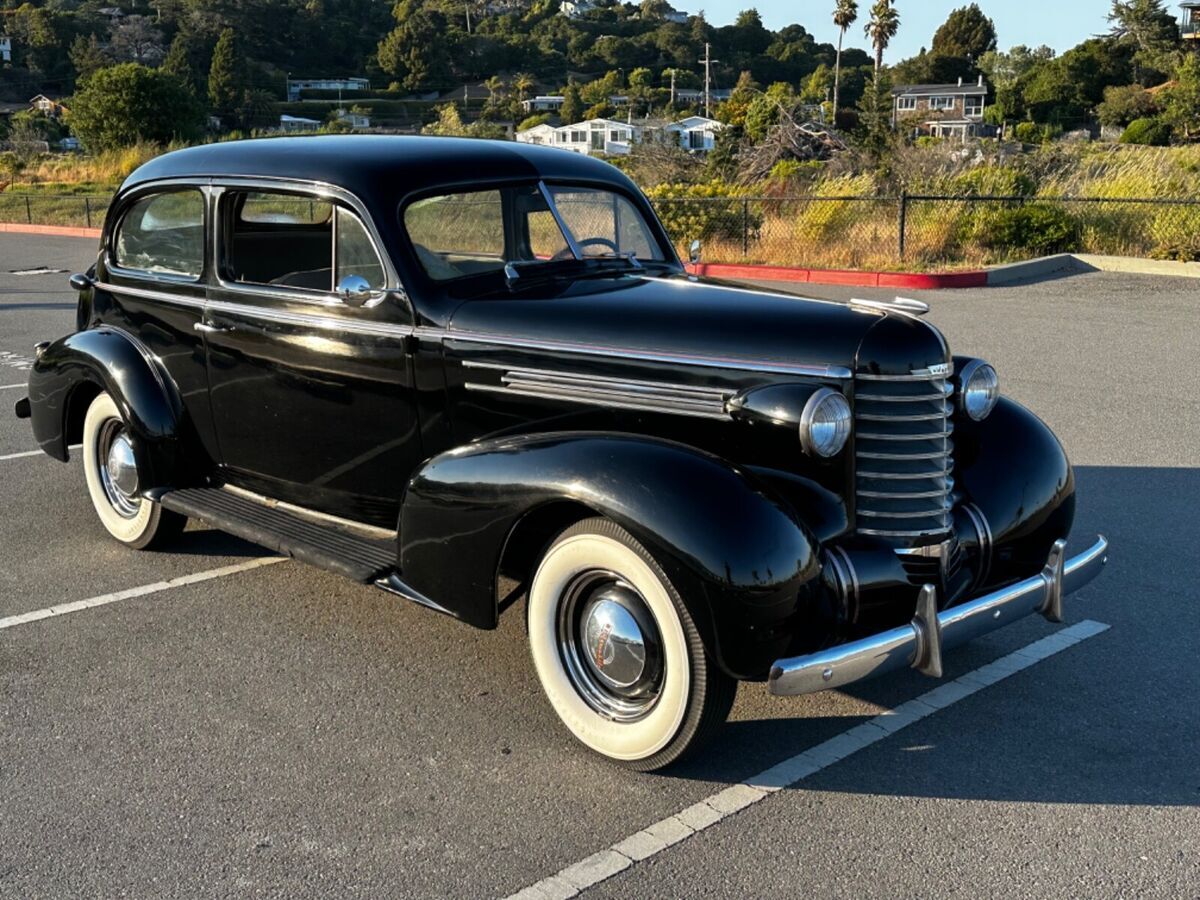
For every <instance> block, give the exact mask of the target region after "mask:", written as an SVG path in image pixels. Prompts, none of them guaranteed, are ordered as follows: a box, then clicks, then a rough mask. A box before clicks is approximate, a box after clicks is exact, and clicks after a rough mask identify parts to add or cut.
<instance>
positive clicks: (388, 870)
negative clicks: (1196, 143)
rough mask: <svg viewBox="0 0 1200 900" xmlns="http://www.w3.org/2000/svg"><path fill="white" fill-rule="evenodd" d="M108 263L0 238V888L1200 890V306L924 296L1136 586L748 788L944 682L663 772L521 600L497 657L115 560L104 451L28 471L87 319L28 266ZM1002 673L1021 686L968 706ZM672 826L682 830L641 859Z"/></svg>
mask: <svg viewBox="0 0 1200 900" xmlns="http://www.w3.org/2000/svg"><path fill="white" fill-rule="evenodd" d="M92 255H93V244H92V242H90V241H82V240H75V239H67V238H47V237H25V236H16V235H3V236H0V502H2V503H3V508H4V511H5V514H4V515H3V516H2V517H0V559H2V561H3V564H2V565H0V896H5V897H22V898H25V897H60V896H69V895H88V896H106V897H107V896H122V895H128V896H135V897H143V896H181V895H187V896H194V895H205V896H237V897H244V896H258V895H270V896H289V897H301V896H318V895H329V894H335V895H339V896H370V897H381V896H388V897H390V896H430V895H453V896H467V897H485V896H505V895H509V894H512V893H514V892H517V891H520V890H521V889H523V888H525V887H527V886H529V885H535V884H536V885H539V887H538V891H540V892H542V895H552V894H553V893H555V892H558V893H559V895H562V894H566V893H568V892H569V891H570V890H573V889H574V888H572V887H571V884H572V883H573V882H575V883H584V882H587V881H588V879H589V877H592V878H593V880H594V877H593V876H594V871H593V876H589V875H588V874H587V873H588V871H590V870H595V868H596V867H597V866H599V867H603V866H605V865H610V866H612V867H613V868H618V867H619V868H621V869H622V870H621V871H619V872H617V873H616V874H614V875H613V877H611V878H608V879H607V880H604V881H602V882H600V883H598V884H596V885H595V886H593V887H591V888H589V889H588V890H587V891H586V894H585V895H587V896H595V897H608V896H612V897H617V896H620V897H630V896H634V897H650V896H654V897H675V896H680V897H685V896H686V897H700V896H704V897H710V896H728V897H746V896H768V895H771V896H844V897H862V896H881V897H895V896H914V897H915V896H920V897H943V896H944V897H951V896H969V897H974V896H985V895H990V896H1013V897H1017V896H1020V897H1028V896H1039V897H1062V896H1116V895H1122V896H1126V895H1136V896H1163V897H1183V896H1187V897H1197V896H1200V702H1198V701H1200V670H1198V668H1197V665H1196V660H1197V656H1198V651H1200V587H1198V586H1197V584H1198V581H1200V578H1198V575H1200V573H1198V571H1197V569H1198V568H1200V566H1198V563H1197V559H1198V556H1200V554H1198V553H1197V550H1196V546H1197V542H1198V540H1200V528H1198V525H1200V454H1198V452H1197V447H1198V446H1200V400H1198V399H1197V398H1200V367H1197V365H1196V361H1195V355H1196V348H1197V347H1200V282H1196V281H1189V280H1185V279H1166V278H1147V277H1135V276H1113V275H1101V274H1092V275H1081V276H1075V277H1070V278H1062V279H1059V280H1053V281H1046V282H1041V283H1038V284H1031V285H1025V286H1013V287H1007V288H1003V289H985V290H971V291H947V292H931V293H925V294H920V295H918V296H920V297H921V299H924V300H926V301H928V302H929V303H930V304H931V306H932V307H933V311H932V313H931V319H932V321H934V322H935V323H936V324H938V325H939V326H941V327H942V328H943V330H944V331H945V332H946V334H947V335H948V338H949V340H950V342H951V346H952V347H953V348H954V349H955V350H956V351H957V352H964V353H969V354H974V355H979V356H983V357H985V358H987V359H988V360H989V361H991V362H992V363H993V364H995V365H996V367H997V368H998V370H999V371H1000V375H1001V378H1002V380H1003V385H1004V389H1005V391H1006V392H1007V393H1009V394H1010V395H1011V396H1013V397H1015V398H1016V399H1017V400H1019V401H1020V402H1022V403H1025V404H1026V405H1028V406H1029V407H1031V408H1032V409H1033V410H1034V411H1035V412H1037V413H1038V414H1039V415H1040V416H1042V417H1043V418H1044V419H1045V420H1046V421H1047V422H1048V423H1049V424H1050V425H1051V426H1052V427H1053V428H1054V429H1055V430H1056V431H1057V433H1058V435H1059V436H1060V438H1061V439H1062V441H1063V443H1064V444H1065V445H1066V447H1067V450H1068V452H1069V454H1070V456H1071V458H1072V460H1073V462H1074V463H1075V465H1076V473H1077V479H1078V485H1079V508H1078V516H1077V520H1076V530H1075V540H1074V542H1073V544H1072V549H1076V550H1077V549H1078V548H1079V547H1081V546H1082V544H1083V542H1084V541H1086V540H1088V539H1090V538H1091V537H1092V536H1093V535H1094V534H1095V533H1097V532H1103V533H1104V534H1106V535H1107V536H1108V537H1109V539H1110V540H1111V542H1112V559H1111V562H1110V564H1109V566H1108V569H1107V571H1105V572H1104V573H1103V574H1102V575H1101V577H1100V579H1099V580H1097V581H1096V582H1095V583H1093V584H1092V585H1091V586H1089V587H1088V588H1086V589H1085V590H1084V591H1082V592H1080V593H1079V594H1077V595H1073V596H1072V597H1070V598H1068V601H1067V618H1068V625H1067V626H1065V627H1066V628H1068V629H1071V628H1074V629H1076V630H1075V631H1072V632H1069V633H1070V634H1072V635H1074V636H1076V637H1080V638H1081V639H1080V640H1078V642H1075V643H1071V644H1069V645H1067V642H1065V641H1060V642H1059V643H1057V644H1055V643H1053V642H1051V643H1042V644H1035V642H1038V641H1040V640H1042V639H1044V638H1046V637H1047V636H1050V635H1053V634H1055V633H1056V632H1057V631H1058V630H1059V629H1061V628H1063V627H1064V626H1051V625H1049V624H1047V623H1045V622H1043V621H1041V620H1036V621H1035V620H1032V619H1031V620H1028V621H1025V622H1022V623H1020V624H1017V625H1014V626H1012V627H1010V628H1008V629H1006V630H1003V631H1000V632H997V633H996V634H994V635H992V636H990V637H988V638H986V639H983V640H980V641H978V642H976V643H975V644H973V645H971V646H969V647H966V648H963V649H960V650H957V651H954V652H953V653H952V654H951V655H950V656H949V658H948V660H947V662H948V666H947V668H948V671H947V679H948V680H953V679H958V678H963V679H964V681H963V682H958V683H959V684H964V683H965V684H975V685H976V687H975V689H974V690H972V691H970V692H969V693H964V692H963V691H959V692H957V693H955V692H954V691H951V692H949V693H946V692H943V694H941V695H938V696H939V697H940V698H941V701H943V702H940V703H935V704H933V705H932V706H930V705H929V704H926V707H927V710H928V711H927V712H925V711H923V712H922V713H921V717H920V718H919V719H917V720H915V721H913V722H912V724H910V725H908V727H906V728H904V729H903V730H901V731H897V732H896V733H894V734H885V735H882V736H878V735H877V736H876V738H874V739H872V740H871V741H870V742H869V744H867V745H866V746H863V747H862V748H861V749H858V750H857V752H853V753H851V754H850V755H845V756H844V757H843V758H840V759H836V758H834V757H835V756H836V754H834V756H830V757H829V758H827V759H826V760H825V763H824V764H823V765H821V766H819V767H817V768H815V769H812V771H810V772H809V773H808V775H807V777H805V778H804V779H803V780H802V781H800V782H798V783H797V784H795V785H794V786H792V787H789V788H785V789H783V790H780V791H777V792H769V793H766V794H762V795H761V796H758V795H754V796H750V795H747V794H746V789H738V788H735V789H734V790H732V791H730V790H729V789H730V788H731V786H737V785H738V784H739V783H742V782H744V781H745V780H747V779H750V780H752V781H753V780H754V779H755V777H756V774H757V773H760V772H762V771H763V770H765V769H768V768H770V767H771V766H774V765H776V764H778V763H780V762H781V761H784V760H788V759H792V758H794V757H796V755H797V754H802V753H804V752H805V751H809V750H813V751H814V752H815V753H816V755H817V756H818V757H819V756H820V753H819V752H818V749H819V748H821V747H829V746H830V745H829V744H827V743H826V742H829V741H831V740H834V739H839V736H840V735H843V734H844V733H846V732H847V731H849V730H851V729H855V728H857V727H858V726H860V725H862V724H863V723H867V722H869V721H870V720H872V719H873V718H874V717H876V716H878V715H879V714H881V713H885V712H886V711H888V710H893V709H896V708H898V707H902V705H903V704H906V703H910V701H912V700H913V698H917V697H929V696H930V695H929V692H930V691H932V690H934V689H936V688H938V683H936V682H932V681H930V680H928V679H926V678H924V677H923V676H920V675H917V674H915V673H908V674H905V675H903V676H901V677H897V678H895V679H892V680H890V681H886V682H873V683H866V684H862V685H858V686H855V687H853V688H852V689H850V690H848V691H845V692H839V693H829V694H825V695H817V696H812V697H807V698H794V699H778V698H771V697H769V696H768V695H767V694H766V690H765V688H764V687H763V686H761V685H744V686H742V688H741V690H740V692H739V695H738V700H737V704H736V706H735V708H734V711H733V715H732V718H731V722H730V724H729V726H728V727H727V729H726V731H725V732H724V735H723V739H722V740H721V741H720V743H719V744H718V745H717V746H715V747H714V748H713V749H712V750H711V751H710V752H708V753H707V754H706V755H705V756H703V757H702V758H700V759H697V760H696V761H694V762H691V763H689V764H687V765H685V766H684V767H681V768H678V769H675V770H672V771H670V772H668V773H667V774H665V775H638V774H634V773H630V772H627V771H625V770H623V769H620V768H617V767H614V766H612V765H609V764H607V763H605V762H602V761H600V760H599V759H597V758H594V757H592V756H589V755H588V754H587V753H586V752H585V751H584V750H583V749H582V748H580V747H579V746H577V745H576V744H575V743H574V742H573V740H572V739H571V738H570V737H569V735H568V734H567V733H566V732H565V730H564V729H562V728H561V727H560V726H559V724H558V722H557V720H556V718H555V716H554V714H553V712H552V710H551V709H550V707H549V705H548V704H547V703H546V702H545V701H544V700H543V698H542V695H541V691H540V688H539V686H538V684H537V682H536V680H535V679H534V675H533V672H532V667H531V665H530V662H529V657H528V651H527V649H526V647H525V641H524V630H523V624H522V619H521V613H520V611H519V607H518V608H517V609H514V610H513V611H512V612H510V614H508V615H507V616H506V617H505V618H504V620H503V621H502V623H501V627H500V629H499V630H498V631H496V632H479V631H474V630H471V629H469V628H467V627H465V626H462V625H460V624H458V623H456V622H454V621H452V620H450V619H448V618H444V617H440V616H438V615H436V614H433V613H431V612H429V611H427V610H424V609H422V608H419V607H416V606H411V605H405V604H404V603H403V602H402V601H399V600H397V599H395V598H392V597H390V596H389V595H386V594H384V593H382V592H380V591H376V590H374V589H372V588H367V587H360V586H357V585H354V584H350V583H348V582H345V581H343V580H340V579H338V578H337V577H335V576H333V575H328V574H326V573H324V572H321V571H318V570H316V569H312V568H308V567H306V566H304V565H302V564H300V563H297V562H294V561H283V562H279V563H277V564H267V565H257V564H256V561H259V560H262V559H263V558H265V557H268V556H269V554H267V553H265V552H263V551H262V550H261V549H260V548H257V547H254V546H253V545H250V544H247V543H244V542H242V541H239V540H236V539H234V538H231V537H226V536H223V535H221V534H218V533H216V532H212V531H210V530H207V529H206V528H205V527H204V526H202V525H198V524H196V523H193V524H192V525H191V526H190V527H189V531H188V532H187V533H186V534H185V536H184V539H183V541H182V542H181V543H180V544H179V546H178V547H176V548H173V549H172V550H171V551H170V552H163V553H140V554H139V553H134V552H131V551H128V550H125V549H124V548H121V547H119V546H118V545H117V544H116V543H114V542H113V541H112V540H111V539H109V538H108V537H107V535H106V534H105V533H104V531H103V529H102V527H101V526H100V524H99V522H98V521H97V520H96V518H95V516H94V513H93V511H92V509H91V506H90V503H89V500H88V497H87V494H86V492H85V489H84V486H83V475H82V468H81V464H80V462H79V461H78V459H75V460H72V462H70V463H68V464H66V465H62V464H59V463H57V462H54V461H53V460H50V459H49V458H48V457H44V456H42V455H40V454H30V453H29V451H33V450H34V449H35V445H34V442H33V438H32V436H31V434H30V433H29V430H28V423H26V422H21V421H18V420H17V419H15V417H14V416H13V414H12V411H11V410H12V402H14V401H15V400H17V399H18V398H19V397H21V396H23V393H22V390H21V389H20V388H19V387H15V385H20V384H21V383H22V382H23V381H24V377H25V369H24V368H23V367H24V366H27V365H28V362H29V357H30V356H31V355H32V344H33V342H34V341H36V340H40V339H47V338H53V337H57V336H60V335H61V334H63V333H65V332H66V331H68V330H69V329H70V328H71V326H72V322H73V310H74V302H73V297H72V296H71V294H70V292H69V290H68V289H67V287H66V277H67V276H66V274H63V273H61V272H58V273H52V274H13V273H12V272H13V270H22V271H28V270H30V269H34V268H37V267H46V268H47V269H52V270H58V269H61V270H68V271H79V270H82V269H83V268H86V266H87V264H88V262H89V257H91V256H92ZM806 292H808V293H811V294H815V295H819V296H847V295H848V294H850V293H854V294H856V295H860V296H861V295H876V296H878V295H880V292H872V291H853V292H850V291H844V290H840V289H831V288H820V287H815V286H814V287H812V288H811V289H809V288H806ZM187 576H196V578H195V580H190V581H189V580H188V578H187ZM171 579H183V583H178V584H176V585H174V586H166V585H163V584H162V583H163V582H167V581H170V580H171ZM200 579H203V580H200ZM122 592H124V593H122ZM92 598H99V599H100V600H103V601H104V602H102V603H100V602H98V603H97V604H94V605H87V606H84V605H80V604H76V605H75V606H70V605H66V606H64V604H71V603H72V602H74V601H81V600H89V599H92ZM110 601H111V602H110ZM40 610H55V611H56V612H57V613H59V614H55V615H51V616H49V617H46V618H39V619H36V620H25V621H19V620H16V619H14V618H13V617H17V616H21V615H22V614H25V613H30V612H34V611H40ZM1081 623H1083V624H1081ZM1091 623H1097V624H1091ZM1101 626H1107V628H1106V629H1104V628H1101ZM1030 645H1033V646H1035V647H1041V648H1050V650H1049V651H1047V652H1034V653H1032V655H1031V654H1030V651H1027V650H1026V649H1025V648H1028V647H1029V646H1030ZM1051 651H1052V652H1051ZM1023 653H1024V654H1025V655H1024V656H1022V654H1023ZM995 660H1024V663H1023V665H1021V666H1020V667H1019V670H1014V671H1013V672H1012V674H1010V675H1009V676H1008V677H1005V678H1004V679H1003V680H1001V681H998V682H996V683H993V684H988V685H987V686H978V685H979V683H978V682H972V681H971V680H970V679H971V677H972V673H976V672H978V670H980V668H981V667H984V666H986V665H988V664H989V663H992V662H993V661H995ZM930 702H931V703H932V702H933V701H932V700H931V701H930ZM908 708H910V709H911V708H914V707H913V706H911V705H910V706H909V707H908ZM859 733H861V732H859ZM843 747H844V741H843ZM739 791H741V794H739ZM759 793H760V794H761V792H759ZM739 796H746V797H749V799H753V800H755V801H757V802H753V803H752V804H751V805H749V806H748V807H747V808H745V809H742V810H741V811H736V812H729V810H730V809H731V808H732V807H734V806H737V805H738V804H739V802H740V801H739V800H738V797H739ZM705 801H707V802H705ZM701 803H703V804H704V805H703V807H698V806H697V804H701ZM705 808H707V809H708V810H709V811H710V812H711V813H712V816H711V817H710V818H712V819H713V821H712V824H709V825H707V827H703V825H704V823H703V822H702V819H703V817H704V816H705V815H708V814H707V813H704V812H703V810H704V809H705ZM664 822H667V823H670V822H676V823H679V822H682V823H684V825H685V827H686V829H687V833H685V832H683V831H679V832H678V833H677V834H676V837H679V836H683V839H682V840H679V842H678V843H674V844H673V845H671V846H666V847H663V846H657V847H655V846H652V845H653V841H650V842H649V843H647V841H648V840H649V839H645V838H643V839H639V840H637V841H633V842H632V843H628V842H627V841H628V839H630V837H631V836H633V835H636V834H637V833H638V832H640V831H642V830H643V829H646V828H647V827H648V826H654V827H652V833H653V834H658V835H659V836H660V837H662V835H664V834H665V832H664V831H663V830H662V828H661V827H659V826H661V824H662V823H664ZM687 823H690V825H689V824H687ZM693 828H694V829H696V830H697V833H695V834H690V831H691V830H693ZM674 839H675V838H670V839H668V838H662V839H661V840H660V841H659V844H660V845H662V844H666V843H670V841H671V840H674ZM622 842H627V843H624V844H623V843H622ZM613 845H620V846H624V847H625V848H626V851H627V852H624V853H618V854H613V853H612V852H611V851H609V852H608V853H607V854H606V853H604V851H606V849H607V848H610V847H612V846H613ZM630 848H641V849H640V850H638V849H630ZM647 848H649V849H647ZM649 850H656V852H653V853H652V855H649V856H648V857H647V858H645V859H640V858H637V857H639V856H641V855H642V853H643V852H649ZM596 854H600V855H599V856H596ZM622 860H624V862H622ZM581 861H589V862H587V864H586V865H584V866H582V867H581V866H579V865H577V864H579V863H580V862H581ZM589 867H591V869H590V870H589Z"/></svg>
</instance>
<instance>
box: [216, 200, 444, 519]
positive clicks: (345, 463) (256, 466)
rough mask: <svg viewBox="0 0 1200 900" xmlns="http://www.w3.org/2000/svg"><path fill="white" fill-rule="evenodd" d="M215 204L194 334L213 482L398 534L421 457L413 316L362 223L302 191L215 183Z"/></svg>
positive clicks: (337, 203)
mask: <svg viewBox="0 0 1200 900" xmlns="http://www.w3.org/2000/svg"><path fill="white" fill-rule="evenodd" d="M215 210H216V219H217V229H216V239H215V251H214V255H215V258H216V260H215V277H214V278H213V279H212V280H211V284H210V287H209V298H208V307H207V313H206V318H205V321H204V322H203V328H204V330H205V332H206V334H205V341H206V344H207V352H208V373H209V384H210V397H211V403H212V411H213V421H214V424H215V429H216V433H217V440H218V444H219V446H220V454H221V467H222V472H223V477H224V478H225V479H226V480H227V481H228V482H229V483H232V484H235V485H239V486H241V487H244V488H247V489H250V490H253V491H256V492H259V493H262V494H264V495H267V496H269V497H272V498H275V499H279V500H284V501H288V502H291V503H295V504H297V505H300V506H304V507H306V508H309V509H314V510H319V511H322V512H326V513H329V514H332V515H335V516H340V517H343V518H348V519H353V520H355V521H359V522H366V523H370V524H374V525H380V526H384V527H387V528H395V527H396V523H397V518H398V512H399V502H400V496H401V493H402V492H403V489H404V486H405V484H406V482H407V479H408V475H409V473H410V472H411V471H412V470H413V469H414V468H415V466H416V464H417V462H418V461H419V460H420V459H421V452H420V435H419V430H418V428H417V415H416V402H415V396H414V391H413V381H412V359H411V355H410V342H411V335H412V315H411V311H410V308H409V306H408V303H407V299H406V297H405V295H404V293H403V291H402V290H400V289H399V284H398V282H397V280H396V277H395V274H394V271H393V269H392V267H391V265H390V264H389V262H388V260H387V258H386V257H385V256H384V255H383V254H382V253H381V252H380V250H379V242H378V240H377V238H376V236H375V233H374V231H373V230H372V229H371V226H370V222H369V219H368V218H367V217H366V215H365V213H364V212H363V211H362V209H361V207H360V206H359V205H358V204H357V203H356V202H355V201H354V200H353V198H350V197H348V196H340V195H339V196H336V197H335V196H330V195H329V193H328V192H326V193H323V194H321V195H318V194H317V193H315V192H307V191H305V190H304V189H303V187H300V186H297V187H295V188H294V189H293V188H291V187H287V188H280V187H274V186H272V187H269V188H261V189H260V188H255V187H244V186H228V185H227V186H223V187H219V188H218V196H217V198H216V202H215ZM339 283H340V284H342V285H343V286H346V285H354V286H355V287H356V290H355V291H354V292H351V294H350V296H349V297H348V299H347V298H344V297H343V296H342V295H339V294H338V293H337V292H336V291H335V286H336V285H337V284H339ZM358 289H361V293H359V290H358Z"/></svg>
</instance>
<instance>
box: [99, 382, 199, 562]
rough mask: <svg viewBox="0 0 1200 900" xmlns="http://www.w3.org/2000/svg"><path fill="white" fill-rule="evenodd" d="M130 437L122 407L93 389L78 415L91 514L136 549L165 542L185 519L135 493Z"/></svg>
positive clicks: (136, 483) (185, 521)
mask: <svg viewBox="0 0 1200 900" xmlns="http://www.w3.org/2000/svg"><path fill="white" fill-rule="evenodd" d="M134 446H135V445H134V442H133V440H132V438H131V435H130V433H129V429H128V426H127V425H126V424H125V420H124V419H122V418H121V411H120V410H119V409H117V404H116V403H114V402H113V399H112V397H110V396H109V395H108V394H98V395H97V396H96V399H95V400H93V401H92V404H91V406H89V407H88V411H87V415H86V416H85V417H84V420H83V472H84V477H85V478H86V479H87V487H88V493H89V494H90V495H91V498H92V506H94V507H95V508H96V515H97V516H99V517H100V522H101V524H102V525H104V527H105V528H106V529H107V530H108V533H109V534H111V535H112V536H113V537H115V538H116V539H117V540H118V541H120V542H121V543H123V544H126V545H127V546H129V547H132V548H134V549H135V550H145V549H149V548H151V547H154V546H159V545H161V544H163V543H166V542H167V541H169V540H170V539H171V538H174V537H175V536H176V535H178V534H179V533H180V532H181V531H183V526H184V525H185V524H187V518H186V517H184V516H181V515H179V514H178V513H175V512H171V511H170V510H167V509H163V508H162V507H161V506H160V505H159V504H157V503H154V502H152V501H150V500H146V499H144V498H142V497H140V496H138V489H139V485H138V466H137V458H136V455H135V449H134Z"/></svg>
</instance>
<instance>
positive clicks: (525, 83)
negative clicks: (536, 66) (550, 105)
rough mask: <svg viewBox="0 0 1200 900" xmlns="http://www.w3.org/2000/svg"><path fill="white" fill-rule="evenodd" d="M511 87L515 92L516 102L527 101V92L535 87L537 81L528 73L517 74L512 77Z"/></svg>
mask: <svg viewBox="0 0 1200 900" xmlns="http://www.w3.org/2000/svg"><path fill="white" fill-rule="evenodd" d="M512 86H513V88H514V89H515V90H516V92H517V99H518V100H527V99H529V92H530V91H532V90H533V89H534V88H535V87H537V81H536V80H535V79H534V77H533V76H532V75H530V74H529V73H528V72H518V73H517V74H516V75H514V76H513V82H512Z"/></svg>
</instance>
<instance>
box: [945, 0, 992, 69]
mask: <svg viewBox="0 0 1200 900" xmlns="http://www.w3.org/2000/svg"><path fill="white" fill-rule="evenodd" d="M931 49H932V51H933V53H934V55H935V56H960V57H964V58H965V59H968V60H970V61H971V62H972V63H976V62H978V61H979V58H980V57H981V56H983V54H985V53H988V52H990V51H992V50H995V49H996V24H995V23H994V22H993V21H992V20H991V19H989V18H988V17H987V16H985V15H984V14H983V10H981V9H980V8H979V5H978V4H976V3H972V4H971V5H970V6H964V7H962V8H960V9H956V10H954V11H953V12H951V13H950V15H949V16H948V17H947V18H946V21H945V22H944V23H943V24H942V27H941V28H939V29H938V30H937V32H936V33H935V34H934V35H933V47H932V48H931Z"/></svg>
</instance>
